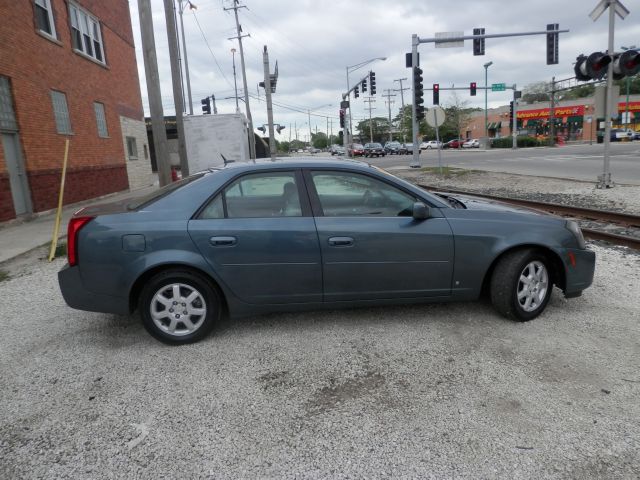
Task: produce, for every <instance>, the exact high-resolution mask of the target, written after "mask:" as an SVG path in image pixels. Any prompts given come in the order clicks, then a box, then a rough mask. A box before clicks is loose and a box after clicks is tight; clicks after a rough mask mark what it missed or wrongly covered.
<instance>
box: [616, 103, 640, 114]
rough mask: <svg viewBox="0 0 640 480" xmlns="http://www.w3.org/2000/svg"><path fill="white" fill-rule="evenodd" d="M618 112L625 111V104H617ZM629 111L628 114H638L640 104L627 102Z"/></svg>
mask: <svg viewBox="0 0 640 480" xmlns="http://www.w3.org/2000/svg"><path fill="white" fill-rule="evenodd" d="M618 111H619V112H626V111H627V102H620V103H619V104H618ZM629 111H630V112H640V102H629Z"/></svg>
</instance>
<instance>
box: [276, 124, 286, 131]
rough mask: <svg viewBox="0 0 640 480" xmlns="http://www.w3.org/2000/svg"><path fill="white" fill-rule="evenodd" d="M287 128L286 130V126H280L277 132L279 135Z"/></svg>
mask: <svg viewBox="0 0 640 480" xmlns="http://www.w3.org/2000/svg"><path fill="white" fill-rule="evenodd" d="M285 128H286V127H284V126H282V125H278V126H277V127H276V131H277V132H278V133H280V132H281V131H282V130H284V129H285Z"/></svg>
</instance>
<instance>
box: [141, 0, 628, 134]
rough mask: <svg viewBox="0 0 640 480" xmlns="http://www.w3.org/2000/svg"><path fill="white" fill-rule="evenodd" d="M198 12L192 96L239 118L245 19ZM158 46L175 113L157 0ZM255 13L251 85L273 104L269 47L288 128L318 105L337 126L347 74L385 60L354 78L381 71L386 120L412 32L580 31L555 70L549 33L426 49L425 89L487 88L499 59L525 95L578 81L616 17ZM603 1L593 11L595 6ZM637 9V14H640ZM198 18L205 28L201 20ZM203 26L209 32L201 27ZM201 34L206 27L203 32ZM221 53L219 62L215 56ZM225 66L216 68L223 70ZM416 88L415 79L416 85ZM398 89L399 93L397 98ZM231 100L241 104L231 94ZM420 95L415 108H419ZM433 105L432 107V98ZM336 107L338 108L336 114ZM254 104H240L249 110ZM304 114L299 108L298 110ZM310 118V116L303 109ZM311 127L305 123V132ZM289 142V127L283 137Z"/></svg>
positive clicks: (540, 4)
mask: <svg viewBox="0 0 640 480" xmlns="http://www.w3.org/2000/svg"><path fill="white" fill-rule="evenodd" d="M193 2H194V3H196V4H197V6H198V9H197V10H196V11H195V15H194V13H193V12H191V11H189V10H188V9H185V12H184V15H183V20H184V27H185V36H186V44H187V49H188V61H189V72H190V76H191V86H192V92H193V104H194V113H200V99H201V98H204V97H205V96H208V95H211V94H214V95H215V96H216V99H217V102H218V111H219V112H220V113H231V112H234V111H235V101H234V99H233V98H232V97H233V96H234V78H233V68H232V53H231V49H232V48H236V49H238V45H237V41H236V40H229V37H234V36H235V35H236V30H235V18H234V16H233V12H232V11H226V12H225V11H224V10H223V8H224V7H227V8H228V7H230V6H231V5H232V2H231V1H229V0H193ZM151 3H152V9H153V19H154V30H155V37H156V48H157V53H158V62H159V65H160V66H159V71H160V78H161V88H162V97H163V104H164V107H165V113H167V114H168V113H172V112H173V107H172V89H171V73H170V68H169V55H168V48H167V39H166V29H165V24H164V21H165V17H164V11H163V1H162V0H152V2H151ZM630 3H633V2H630V0H626V1H625V4H626V6H627V7H628V8H629V9H630V10H631V14H630V15H629V16H628V17H627V18H626V19H625V20H624V21H621V20H620V19H616V32H615V43H614V44H615V46H616V48H619V47H620V46H621V45H626V46H629V45H633V44H638V42H639V40H638V38H640V22H638V21H637V20H635V17H637V16H638V13H639V12H634V11H633V10H637V5H633V4H630ZM244 4H245V5H246V6H247V8H243V9H240V10H239V12H238V14H239V18H240V23H241V25H242V28H243V34H249V35H250V37H246V38H244V39H243V43H244V50H245V63H246V70H247V87H248V88H247V89H248V91H249V93H250V94H251V95H254V96H257V95H258V94H259V95H260V96H261V98H262V99H264V92H263V91H260V90H261V89H260V90H259V89H258V88H257V84H258V82H260V81H262V80H263V63H262V48H263V46H264V45H267V46H268V49H269V57H270V61H271V64H272V69H273V64H274V63H275V61H276V60H278V66H279V73H280V76H279V79H278V89H277V93H276V94H275V95H274V97H273V99H274V102H276V103H278V104H279V105H287V106H289V107H290V108H289V109H287V108H283V107H281V106H277V105H276V106H274V116H275V121H276V122H279V123H281V124H283V125H286V126H287V128H288V127H289V124H291V125H293V124H294V123H296V124H297V125H298V128H299V129H300V128H301V126H304V128H305V129H306V130H307V131H308V121H309V115H308V113H304V112H307V111H308V110H312V113H317V114H319V115H329V116H332V117H333V118H332V121H333V125H334V132H335V131H337V127H336V125H337V122H338V109H339V103H340V100H341V94H342V92H344V91H345V90H346V82H347V79H346V67H347V65H356V64H358V63H359V62H363V61H366V60H368V59H371V58H375V57H387V60H386V61H376V62H372V63H371V64H370V65H366V66H364V67H363V68H362V69H359V70H357V71H355V72H353V73H352V74H351V76H350V79H351V80H352V82H353V81H358V80H359V79H360V78H361V76H364V75H365V74H366V72H367V70H368V69H374V70H375V71H376V76H377V84H378V85H377V89H378V95H377V99H376V103H375V107H376V110H374V111H373V115H374V116H376V115H377V116H386V112H387V108H386V105H385V101H384V98H383V97H382V96H381V93H382V92H383V91H384V90H386V89H397V88H398V82H394V79H399V78H404V77H406V78H409V79H410V71H409V70H408V69H406V68H405V64H404V62H405V60H404V56H405V53H406V52H409V51H410V50H411V36H412V34H414V33H415V34H417V35H418V36H419V37H420V38H430V37H433V36H434V34H435V33H436V32H447V31H463V32H465V34H471V33H472V30H473V28H475V27H484V28H485V30H486V33H487V34H498V33H511V32H532V31H542V30H545V28H546V25H547V24H548V23H558V24H559V25H560V28H561V29H569V30H570V32H569V33H565V34H561V36H560V43H559V45H560V64H559V65H546V53H545V51H546V50H545V49H546V46H545V45H546V43H545V37H544V35H537V36H526V37H511V38H500V39H487V40H486V54H485V55H484V56H477V57H474V56H473V53H472V45H471V43H472V42H470V41H467V42H465V46H464V48H455V49H448V48H434V45H433V44H422V45H420V47H419V51H420V57H421V58H420V60H421V67H422V68H423V70H424V79H425V81H424V83H425V87H430V86H431V84H432V83H439V84H440V85H441V87H446V86H450V85H455V86H456V87H468V86H469V83H470V82H473V81H475V82H477V84H478V86H481V85H484V73H485V71H484V67H483V64H484V63H486V62H488V61H493V65H492V66H491V67H490V68H489V70H488V77H489V83H498V82H504V83H507V84H509V85H511V84H514V83H515V84H517V86H518V88H520V87H524V86H526V85H528V84H530V83H534V82H537V81H550V80H551V77H553V76H555V77H556V78H568V77H572V76H573V75H574V74H573V63H574V62H575V58H576V57H577V56H578V55H579V54H580V53H590V52H593V51H603V50H606V47H607V31H608V22H607V18H606V15H603V16H602V17H601V18H600V19H599V20H598V21H597V22H593V21H591V19H590V18H589V17H588V14H589V13H590V11H591V9H592V8H593V7H594V6H595V4H596V1H595V0H594V1H593V2H584V1H580V0H564V1H561V2H558V1H557V0H538V1H537V2H524V1H512V2H505V1H504V0H483V1H481V2H479V1H477V0H456V1H455V2H453V1H450V2H434V1H424V0H396V1H395V2H390V1H389V0H334V1H331V2H328V1H324V2H320V1H317V0H316V1H311V0H296V1H294V0H280V1H278V0H271V1H265V0H246V1H245V2H244ZM592 4H593V5H592ZM634 7H636V8H634ZM130 8H131V14H132V15H131V16H132V25H133V30H134V36H135V41H136V54H137V57H138V69H139V76H140V81H141V89H142V94H143V100H144V101H143V103H144V105H145V107H146V106H147V105H148V102H147V101H146V82H145V78H144V66H143V62H142V55H141V48H140V33H139V31H140V28H139V19H138V5H137V1H136V0H131V1H130ZM196 20H197V21H196ZM198 23H199V26H198ZM200 28H201V29H202V31H201V30H200ZM235 57H236V70H237V84H238V89H239V91H240V95H243V88H242V86H243V82H242V72H241V68H240V58H239V54H238V53H236V56H235ZM214 58H215V60H214ZM216 62H217V63H216ZM405 86H410V82H409V81H407V82H405ZM395 93H398V92H395ZM457 93H458V96H459V97H460V98H461V99H463V100H468V101H469V102H470V105H471V106H477V107H484V95H483V94H482V91H479V93H478V96H477V97H470V96H468V94H467V93H465V92H464V91H458V92H457ZM510 95H511V93H510V91H507V92H504V93H492V92H490V93H489V105H490V106H499V105H504V104H506V103H507V102H508V101H509V99H510ZM440 96H441V102H442V103H446V102H447V101H449V93H448V92H447V91H442V92H441V95H440ZM228 97H231V98H228ZM410 97H411V95H410V92H409V91H407V92H405V101H406V102H407V103H410ZM425 99H426V100H427V104H429V103H430V102H431V98H430V95H429V92H426V93H425ZM394 100H395V103H394V104H393V106H392V115H395V113H396V112H397V110H398V109H399V107H400V97H399V95H398V96H397V97H395V98H394ZM250 105H251V110H252V114H253V119H254V124H255V125H261V124H263V123H266V107H265V103H264V102H263V101H258V100H257V99H254V98H251V99H250ZM326 105H331V106H330V107H327V106H326ZM243 108H244V105H241V109H243ZM352 108H353V116H354V118H356V119H362V118H365V117H368V111H367V109H366V103H365V102H363V96H361V97H360V98H359V99H357V100H352ZM291 109H295V110H299V111H300V112H296V111H292V110H291ZM301 112H302V113H301ZM311 124H312V128H315V126H316V125H317V127H318V129H322V130H324V129H325V128H326V119H325V118H324V117H322V116H311ZM305 125H306V126H305ZM282 135H283V136H284V137H285V138H288V131H287V130H285V131H284V132H283V134H282Z"/></svg>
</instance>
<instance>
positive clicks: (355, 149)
mask: <svg viewBox="0 0 640 480" xmlns="http://www.w3.org/2000/svg"><path fill="white" fill-rule="evenodd" d="M349 152H350V153H351V156H352V157H362V156H363V155H364V146H363V145H362V144H361V143H354V144H352V145H351V148H350V149H349Z"/></svg>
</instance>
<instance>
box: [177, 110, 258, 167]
mask: <svg viewBox="0 0 640 480" xmlns="http://www.w3.org/2000/svg"><path fill="white" fill-rule="evenodd" d="M184 137H185V142H186V147H187V157H188V158H189V173H191V174H193V173H196V172H199V171H202V170H205V169H207V168H210V167H217V166H220V165H224V159H226V160H227V162H244V161H247V160H249V136H248V131H247V119H246V117H245V116H244V115H243V114H241V113H234V114H220V115H197V116H185V117H184ZM223 157H224V159H223Z"/></svg>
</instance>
